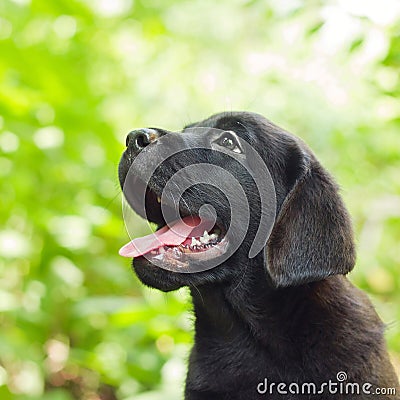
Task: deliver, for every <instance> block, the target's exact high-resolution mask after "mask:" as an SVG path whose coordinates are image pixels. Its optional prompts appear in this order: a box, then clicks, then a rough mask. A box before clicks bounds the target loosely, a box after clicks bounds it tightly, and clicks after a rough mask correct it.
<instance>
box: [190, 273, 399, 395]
mask: <svg viewBox="0 0 400 400" xmlns="http://www.w3.org/2000/svg"><path fill="white" fill-rule="evenodd" d="M259 282H260V285H259V286H257V287H254V286H253V287H252V289H251V290H252V293H251V294H252V296H251V300H250V299H249V297H248V296H249V289H250V288H246V287H238V288H237V290H232V287H228V286H226V287H224V285H223V284H221V285H219V286H218V287H216V286H215V285H210V286H208V285H204V286H202V287H200V288H197V289H192V290H191V292H192V298H193V303H194V312H195V316H196V323H195V329H196V333H195V344H194V347H193V350H192V353H191V356H190V362H189V370H188V374H187V380H186V390H185V399H186V400H206V399H207V400H212V399H218V400H220V399H225V398H226V399H228V398H229V399H231V400H239V399H246V400H251V399H260V398H261V397H262V396H260V394H259V393H258V392H257V385H258V384H259V383H260V382H263V381H264V379H265V378H267V379H268V382H275V383H276V384H278V383H280V382H283V381H284V382H285V383H287V384H288V383H291V382H294V383H298V384H302V383H305V382H313V383H315V384H316V385H321V384H322V383H324V382H329V380H331V381H335V380H336V374H337V373H338V372H340V371H344V372H346V374H347V376H348V382H354V383H359V384H360V385H362V384H364V383H366V382H369V383H371V384H372V385H373V387H396V388H397V393H399V386H398V380H397V377H396V374H395V372H394V370H393V367H392V365H391V363H390V361H389V358H388V355H387V350H386V346H385V341H384V338H383V331H384V327H383V324H382V322H381V321H380V319H379V317H378V316H377V314H376V313H375V311H374V310H373V307H372V305H371V303H370V302H369V300H368V299H367V297H366V296H365V295H364V294H363V293H362V292H361V291H359V290H358V289H356V288H355V287H353V286H352V285H351V284H350V283H349V282H348V280H347V279H346V278H345V277H343V276H334V277H331V278H328V279H326V280H324V281H321V282H315V283H312V284H308V285H303V286H298V287H293V288H288V289H281V290H275V291H274V290H269V289H268V288H266V287H265V286H264V283H265V281H264V282H262V281H259ZM355 299H356V300H355ZM244 382H245V383H246V384H245V385H244ZM274 393H275V396H274V395H272V396H269V397H268V398H271V399H287V398H291V399H293V398H296V397H286V396H282V395H279V394H276V392H274ZM299 398H300V397H299ZM303 398H304V397H303ZM312 398H313V399H326V398H329V399H335V400H338V399H341V400H342V399H348V398H349V396H348V395H347V396H346V395H341V394H340V393H337V394H329V395H327V393H324V394H323V395H321V397H318V396H315V397H312ZM360 398H362V397H360ZM372 398H374V399H399V398H400V396H399V394H398V395H397V396H393V397H388V396H386V397H385V396H382V397H379V396H378V397H372Z"/></svg>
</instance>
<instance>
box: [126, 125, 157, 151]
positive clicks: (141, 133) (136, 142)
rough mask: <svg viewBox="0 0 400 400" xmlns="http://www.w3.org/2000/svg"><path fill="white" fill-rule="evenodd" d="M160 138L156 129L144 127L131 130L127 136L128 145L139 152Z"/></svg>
mask: <svg viewBox="0 0 400 400" xmlns="http://www.w3.org/2000/svg"><path fill="white" fill-rule="evenodd" d="M157 138H158V133H157V131H156V130H155V129H149V128H142V129H137V130H135V131H132V132H129V133H128V136H127V137H126V147H127V148H129V149H132V150H133V151H134V152H139V151H141V150H142V149H144V148H145V147H146V146H148V145H149V144H150V143H152V142H154V141H155V140H156V139H157Z"/></svg>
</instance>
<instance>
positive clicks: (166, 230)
mask: <svg viewBox="0 0 400 400" xmlns="http://www.w3.org/2000/svg"><path fill="white" fill-rule="evenodd" d="M207 225H208V226H207ZM209 225H210V223H208V224H207V221H201V219H200V218H199V217H197V216H194V217H192V216H190V217H185V218H183V219H181V220H179V221H176V222H175V223H173V224H172V225H171V226H168V225H166V226H164V227H163V228H162V229H160V230H158V231H157V232H155V233H151V234H150V235H147V236H143V237H140V238H137V239H134V240H132V241H131V242H129V243H128V244H126V245H125V246H123V247H122V248H121V249H120V251H119V254H120V255H121V256H123V257H139V256H142V255H144V254H146V253H148V252H149V251H151V250H155V249H158V248H160V247H162V246H178V245H180V244H182V243H183V242H184V241H185V240H186V239H187V238H188V237H189V235H190V234H191V233H192V231H194V230H196V232H200V231H201V229H203V228H204V229H203V230H202V231H201V233H199V235H202V234H203V232H204V230H209V229H211V228H212V226H209ZM199 228H201V229H199ZM196 236H197V235H196Z"/></svg>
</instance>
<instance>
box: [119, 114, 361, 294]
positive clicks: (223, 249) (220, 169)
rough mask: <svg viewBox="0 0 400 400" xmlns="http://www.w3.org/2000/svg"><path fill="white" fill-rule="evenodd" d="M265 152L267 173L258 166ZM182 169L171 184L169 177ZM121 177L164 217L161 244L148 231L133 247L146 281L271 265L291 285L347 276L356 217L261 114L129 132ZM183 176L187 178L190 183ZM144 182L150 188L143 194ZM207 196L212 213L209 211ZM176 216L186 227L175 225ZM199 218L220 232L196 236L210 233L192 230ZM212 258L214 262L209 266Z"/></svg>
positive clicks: (232, 276) (132, 194)
mask: <svg viewBox="0 0 400 400" xmlns="http://www.w3.org/2000/svg"><path fill="white" fill-rule="evenodd" d="M160 138H162V139H163V140H160ZM165 139H168V140H165ZM174 146H175V147H176V146H177V147H176V148H175V149H174ZM249 148H250V149H252V150H253V151H248V149H249ZM171 149H172V150H173V151H171ZM254 150H255V152H256V153H254ZM255 154H256V155H255ZM258 158H259V159H261V160H262V164H263V165H264V166H265V167H266V169H267V171H268V173H267V174H265V173H264V172H263V174H261V169H260V164H259V163H258V164H257V162H256V161H255V160H256V159H258ZM192 165H202V169H201V171H202V174H201V175H202V176H199V174H198V172H197V173H196V172H195V173H192V175H191V173H190V172H189V173H186V174H181V172H182V171H187V170H188V167H189V166H192ZM210 166H212V168H209V167H210ZM195 171H196V170H195ZM197 171H198V170H197ZM224 171H225V172H224ZM226 172H227V173H228V175H227V174H226ZM178 175H179V184H176V183H175V186H176V189H175V190H174V189H173V188H171V185H169V183H170V182H171V180H172V178H173V177H174V176H178ZM260 175H261V176H262V177H263V180H268V179H270V180H271V182H272V185H273V187H274V193H273V196H272V195H271V196H269V198H268V200H267V201H263V198H262V193H261V192H262V191H260V187H259V186H260V185H259V184H258V183H257V178H259V176H260ZM119 177H120V183H121V186H122V187H123V190H124V194H125V197H126V198H127V200H128V202H129V204H130V206H131V207H132V208H133V209H134V210H135V211H136V212H138V213H139V214H140V215H142V216H143V217H145V218H147V219H148V220H150V221H152V222H155V223H156V224H157V225H158V227H159V231H158V232H159V233H157V234H156V235H158V240H159V242H161V244H164V245H163V246H162V249H161V247H157V246H159V245H157V246H156V247H155V248H154V246H153V247H151V246H150V244H148V243H149V239H146V240H147V244H145V245H144V247H143V248H142V250H141V251H139V252H136V253H135V252H134V253H133V254H134V255H135V259H134V263H133V266H134V269H135V272H136V273H137V275H138V276H139V278H140V279H141V280H142V281H143V282H144V283H145V284H147V285H149V286H152V287H156V288H158V289H160V290H164V291H168V290H174V289H177V288H179V287H181V286H185V285H188V286H192V285H201V284H204V283H210V282H225V283H227V284H234V285H236V284H237V283H238V282H239V281H240V280H241V279H243V276H244V275H246V276H247V277H249V278H250V279H251V277H252V275H257V274H259V273H260V270H263V271H264V270H265V268H266V271H267V279H268V280H269V282H270V283H271V284H272V285H273V286H275V287H285V286H293V285H298V284H302V283H306V282H311V281H315V280H320V279H323V278H325V277H327V276H329V275H333V274H344V273H347V272H348V271H349V270H350V269H351V268H352V267H353V264H354V247H353V239H352V230H351V224H350V221H349V217H348V215H347V212H346V210H345V208H344V206H343V204H342V202H341V199H340V197H339V195H338V192H337V187H336V185H335V183H334V182H333V180H332V178H331V177H330V176H329V175H328V173H327V172H326V171H325V170H324V169H323V168H322V167H321V165H320V164H319V163H318V161H317V160H316V159H315V157H314V155H313V154H312V153H311V151H310V150H309V149H308V148H307V146H306V145H305V144H304V143H302V142H301V141H300V140H298V139H297V138H295V137H293V136H292V135H290V134H288V133H286V132H284V131H283V130H281V129H280V128H278V127H277V126H275V125H273V124H272V123H270V122H269V121H268V120H266V119H264V118H263V117H261V116H260V115H257V114H251V113H242V112H236V113H222V114H217V115H214V116H212V117H210V118H208V119H207V120H205V121H201V122H198V123H196V124H192V125H190V126H188V127H186V128H185V129H184V130H183V132H182V133H171V132H167V131H165V130H161V129H155V128H152V129H147V130H143V131H140V132H139V133H138V131H135V132H134V133H133V134H130V136H128V140H127V150H126V151H125V152H124V154H123V156H122V158H121V162H120V166H119ZM231 177H232V180H231ZM127 182H128V183H129V182H131V184H127ZM144 182H146V183H144ZM182 182H186V183H187V184H186V185H185V184H184V185H183V188H182V187H180V186H181V184H182ZM271 182H269V183H271ZM235 185H237V186H235ZM138 190H139V191H141V192H143V193H144V196H143V198H142V199H139V198H138V196H137V195H136V193H137V192H138ZM176 197H178V201H177V202H176ZM160 200H161V201H160ZM264 200H265V199H264ZM174 201H175V203H174ZM173 203H174V204H175V205H177V206H176V207H175V210H173V208H174V207H171V205H172V204H173ZM232 203H233V204H234V207H232ZM205 204H207V205H210V206H211V208H212V210H213V212H214V216H213V215H212V213H211V214H208V215H205V216H204V215H202V213H201V212H202V210H203V211H204V209H202V207H203V206H204V205H205ZM171 209H172V210H171ZM165 213H166V214H168V213H169V214H170V217H169V221H166V219H168V218H166V217H165ZM171 215H172V217H171ZM265 215H269V216H270V217H271V216H272V224H271V229H268V228H269V227H265V225H266V219H265ZM246 216H247V220H246V218H244V217H246ZM199 217H201V218H199ZM203 217H204V218H203ZM176 218H180V219H181V220H183V221H184V222H185V224H186V225H189V227H188V228H185V227H184V225H182V224H181V223H175V225H174V220H175V219H176ZM243 218H244V219H243ZM210 221H211V222H210ZM268 221H269V222H271V218H269V219H268V218H267V222H268ZM167 222H168V225H170V229H168V227H166V226H165V225H166V224H167ZM199 222H200V223H199ZM269 222H268V223H269ZM204 224H205V225H204ZM207 224H208V225H210V226H208V225H207ZM171 225H172V228H173V229H172V228H171ZM194 225H197V226H198V227H200V230H201V231H203V227H204V226H206V227H207V229H205V230H207V232H208V233H207V234H208V236H212V237H213V240H212V241H211V242H206V243H203V241H204V237H203V240H202V242H199V240H198V239H199V238H198V237H197V238H196V236H200V235H202V233H203V232H196V231H195V230H193V231H192V230H191V226H194ZM232 227H234V228H235V229H230V228H232ZM260 227H261V228H265V229H264V230H263V229H261V231H262V232H263V235H264V236H265V239H267V238H268V236H269V234H270V233H271V232H270V231H271V230H272V233H271V234H270V236H269V239H268V241H267V242H266V243H265V246H264V250H263V251H259V250H261V249H258V248H257V246H256V248H257V251H258V252H259V254H258V255H257V256H256V257H253V256H254V255H255V254H251V253H252V251H253V253H254V246H252V244H253V245H254V243H255V242H256V241H257V239H259V232H260ZM174 229H175V230H176V231H177V232H179V233H182V232H183V231H185V229H186V231H185V232H184V233H183V235H187V238H186V239H185V241H184V242H183V243H182V242H180V241H178V242H179V244H177V243H178V242H175V241H174V240H175V239H176V235H175V236H174V235H173V232H171V230H172V231H173V230H174ZM164 232H166V233H164ZM188 232H189V233H188ZM175 233H176V232H175ZM191 236H194V237H195V241H194V243H195V244H194V246H193V239H192V238H191ZM261 236H262V235H261ZM238 238H239V239H238ZM206 239H207V238H206ZM136 243H138V242H136ZM204 244H206V246H204ZM185 246H186V247H185ZM125 255H129V251H127V252H125ZM205 263H208V265H211V266H212V268H210V267H206V268H204V265H205ZM210 263H211V264H210ZM250 264H251V265H252V268H251V269H250V271H247V273H246V274H244V273H245V271H246V269H248V266H249V265H250ZM253 268H254V269H253ZM188 272H190V273H188ZM258 276H259V275H258ZM253 278H254V276H253Z"/></svg>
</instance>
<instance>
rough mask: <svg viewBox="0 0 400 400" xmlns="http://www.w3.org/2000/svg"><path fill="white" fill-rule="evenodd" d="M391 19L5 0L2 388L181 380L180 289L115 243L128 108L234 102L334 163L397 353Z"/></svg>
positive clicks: (282, 6)
mask: <svg viewBox="0 0 400 400" xmlns="http://www.w3.org/2000/svg"><path fill="white" fill-rule="evenodd" d="M399 35H400V2H399V1H398V0H380V1H376V0H342V1H339V0H338V1H320V2H319V1H304V2H303V1H301V0H288V1H281V2H279V1H274V2H272V1H270V2H267V1H258V0H248V1H246V0H221V1H218V2H215V1H212V0H194V1H170V0H169V1H162V0H149V1H145V0H68V1H67V0H58V1H48V0H47V1H46V0H31V1H29V0H13V1H10V0H1V2H0V176H1V183H0V185H1V197H0V201H1V203H0V204H1V208H0V218H1V226H0V254H1V258H0V271H1V272H0V311H1V314H0V323H1V326H0V398H1V399H2V400H7V399H47V400H50V399H54V400H68V399H89V400H96V399H105V400H109V399H121V400H122V399H123V400H128V399H136V400H145V399H147V400H157V399H163V400H171V399H178V398H180V397H181V392H182V385H183V380H184V374H185V364H186V357H187V355H188V351H189V349H190V344H191V341H192V333H191V330H192V328H191V327H192V317H191V314H190V304H189V297H188V294H187V291H186V290H180V291H178V292H176V293H172V294H168V295H165V294H162V293H160V292H158V291H154V290H153V291H152V290H150V289H146V288H144V287H143V286H141V285H140V284H139V283H138V281H137V279H136V278H135V277H134V276H133V274H132V273H131V271H130V265H129V264H130V262H129V260H127V259H123V258H121V257H119V256H118V249H119V247H120V246H122V245H123V244H124V243H126V241H127V234H126V232H125V228H124V224H123V221H122V216H121V194H120V190H119V188H118V181H117V173H116V172H117V164H118V159H119V156H120V153H121V152H122V151H123V149H124V139H125V135H126V133H127V132H128V131H129V130H131V129H132V128H137V127H142V126H149V125H151V126H160V127H164V128H167V129H170V130H174V129H180V128H181V127H182V126H183V125H184V124H187V123H189V122H193V121H195V120H198V119H203V118H205V117H207V116H208V115H209V114H211V113H214V112H218V111H223V110H236V109H244V110H250V111H256V112H260V113H262V114H264V115H265V116H267V117H268V118H270V119H272V120H273V121H274V122H276V123H277V124H278V125H281V126H283V127H285V128H287V129H288V130H290V131H292V132H293V133H295V134H297V135H299V136H301V137H302V138H303V139H304V140H305V141H306V142H308V143H309V145H310V146H311V147H312V148H313V149H314V151H315V152H316V154H317V155H318V157H319V158H320V159H321V160H322V162H323V164H324V165H325V166H326V167H327V168H328V169H329V170H330V171H331V172H332V173H333V174H334V176H335V177H336V178H337V180H338V181H339V183H340V185H341V186H342V192H343V196H344V198H345V201H346V203H347V205H348V207H349V208H350V211H351V214H352V216H353V218H354V224H355V229H356V236H357V243H358V252H359V253H358V262H357V266H356V269H355V271H354V272H353V273H351V275H350V276H351V279H352V281H353V282H355V283H356V284H357V285H358V286H360V287H361V288H363V289H364V290H366V291H367V292H368V293H369V294H370V295H371V297H372V298H373V301H374V303H375V304H376V306H377V307H378V310H379V312H380V315H381V316H382V318H383V320H384V321H385V322H386V323H388V330H387V340H388V343H389V347H390V351H391V354H392V356H393V360H394V363H395V364H396V366H397V368H399V364H400V361H399V360H400V322H399V321H400V290H399V288H400V274H399V267H400V251H399V242H400V103H399V100H398V96H399V92H400V79H399V69H400V36H399ZM136 223H137V227H138V233H141V234H143V233H144V232H145V231H146V229H148V228H147V227H146V224H145V223H144V222H143V221H141V220H140V219H137V222H136Z"/></svg>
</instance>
